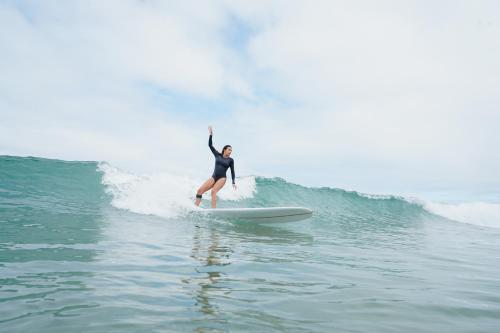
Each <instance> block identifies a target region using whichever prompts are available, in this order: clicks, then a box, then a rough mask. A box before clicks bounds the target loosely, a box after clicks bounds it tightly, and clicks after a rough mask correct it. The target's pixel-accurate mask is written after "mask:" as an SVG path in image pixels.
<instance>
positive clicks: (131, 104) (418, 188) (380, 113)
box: [0, 0, 500, 200]
mask: <svg viewBox="0 0 500 333" xmlns="http://www.w3.org/2000/svg"><path fill="white" fill-rule="evenodd" d="M499 59H500V3H499V2H498V1H444V0H438V1H425V0H424V1H376V2H374V1H329V0H327V1H320V0H317V1H293V0H292V1H290V0H289V1H224V0H221V1H186V0H184V1H147V0H143V1H137V0H136V1H132V0H120V1H118V0H107V1H92V0H89V1H71V0H70V1H53V0H45V1H23V0H17V1H10V0H0V154H6V155H17V156H27V155H31V156H40V157H48V158H59V159H65V160H96V161H107V162H109V163H111V164H112V165H115V166H117V167H120V168H123V169H125V170H128V171H131V172H135V173H154V172H170V173H173V174H178V175H186V176H189V177H194V178H195V179H200V180H203V179H205V178H208V176H210V174H211V172H212V168H213V157H212V155H211V153H210V151H209V149H208V147H207V140H208V132H207V126H208V125H212V126H213V127H214V144H215V146H216V148H218V149H221V148H222V146H223V145H225V144H231V145H232V146H233V158H234V159H235V167H236V172H237V175H238V176H248V175H258V176H266V177H281V178H284V179H286V180H288V181H290V182H294V183H298V184H302V185H306V186H315V187H322V186H328V187H336V188H344V189H349V190H358V191H362V192H367V193H390V194H416V195H429V196H432V195H434V196H435V197H437V196H439V195H440V193H447V195H450V196H454V197H456V198H459V197H464V198H465V197H467V198H468V199H474V200H480V199H483V198H487V197H488V198H491V197H496V198H500V190H498V189H499V188H500V149H499V148H498V146H499V144H500V130H499V129H500V126H499V124H500V60H499Z"/></svg>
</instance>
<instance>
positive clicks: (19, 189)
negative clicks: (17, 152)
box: [0, 156, 107, 261]
mask: <svg viewBox="0 0 500 333" xmlns="http://www.w3.org/2000/svg"><path fill="white" fill-rule="evenodd" d="M96 167H97V164H96V163H95V162H66V161H60V160H51V159H43V158H36V157H13V156H1V157H0V185H1V186H0V188H1V191H0V216H1V228H2V234H1V236H0V242H1V243H2V244H9V243H10V244H77V243H93V242H95V241H96V239H97V234H98V232H97V231H98V230H99V219H100V215H101V208H102V206H103V203H105V202H106V200H107V199H106V194H105V193H104V190H103V186H102V184H101V175H100V173H98V172H97V171H96ZM51 252H54V250H50V249H49V250H46V251H45V252H44V251H39V252H34V251H25V250H17V252H16V253H13V252H7V253H5V252H3V255H2V257H1V258H0V261H9V260H13V258H17V259H15V260H21V259H20V257H19V256H21V255H24V256H25V257H26V258H30V260H35V259H41V258H44V257H45V256H50V255H51V254H50V253H51ZM63 252H64V251H63ZM66 252H67V254H68V255H69V256H71V257H75V256H81V258H83V259H85V258H86V257H88V253H87V252H86V251H70V250H68V251H66ZM33 256H35V257H33ZM60 257H61V260H63V259H64V258H65V255H64V254H62V255H61V253H60ZM26 260H27V259H26Z"/></svg>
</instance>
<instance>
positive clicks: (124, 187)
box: [98, 162, 256, 218]
mask: <svg viewBox="0 0 500 333" xmlns="http://www.w3.org/2000/svg"><path fill="white" fill-rule="evenodd" d="M98 168H99V170H100V171H101V172H103V179H102V182H103V184H104V185H105V186H106V191H107V192H108V193H109V194H111V195H112V197H113V199H112V202H111V203H112V205H113V206H115V207H117V208H121V209H127V210H130V211H132V212H135V213H140V214H153V215H157V216H162V217H167V218H175V217H178V216H183V215H185V214H187V213H189V212H191V211H194V210H197V209H199V208H198V207H196V206H195V205H194V197H195V194H196V190H197V189H198V188H199V186H200V185H201V184H202V183H203V181H204V180H195V179H192V178H189V177H187V176H178V175H173V174H169V173H154V174H144V175H134V174H132V173H130V172H127V171H124V170H121V169H119V168H117V167H114V166H112V165H110V164H108V163H106V162H101V163H99V165H98ZM237 186H238V188H237V190H236V191H235V190H233V188H232V186H231V184H230V183H229V182H228V183H226V185H225V186H224V187H223V188H222V190H220V191H219V192H218V193H217V196H218V197H219V198H220V199H222V200H236V201H237V200H242V199H246V198H251V197H252V196H253V194H254V193H255V192H256V184H255V177H243V178H237ZM204 197H205V198H209V197H210V192H207V193H206V194H205V196H204Z"/></svg>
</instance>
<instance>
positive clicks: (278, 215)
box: [203, 207, 312, 223]
mask: <svg viewBox="0 0 500 333" xmlns="http://www.w3.org/2000/svg"><path fill="white" fill-rule="evenodd" d="M203 212H204V213H206V214H208V215H210V216H214V217H218V218H227V219H237V220H243V221H248V222H254V223H276V222H295V221H301V220H305V219H308V218H310V217H311V216H312V210H310V209H308V208H303V207H262V208H214V209H204V210H203Z"/></svg>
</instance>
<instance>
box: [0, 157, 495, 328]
mask: <svg viewBox="0 0 500 333" xmlns="http://www.w3.org/2000/svg"><path fill="white" fill-rule="evenodd" d="M237 183H238V186H239V188H238V191H236V192H234V191H233V190H232V189H231V187H230V186H229V185H227V186H226V187H225V188H224V189H223V190H222V191H221V192H220V196H219V203H218V207H267V206H304V207H308V208H310V209H312V210H313V211H314V214H313V217H312V218H310V219H308V220H305V221H301V222H294V223H286V224H261V225H253V224H251V223H245V222H241V221H225V220H216V219H210V218H208V217H203V216H201V215H199V214H196V212H193V201H194V198H193V197H194V193H195V190H196V188H197V187H198V186H199V185H200V181H199V180H193V179H190V178H188V177H183V176H178V175H172V174H166V173H163V174H162V173H158V174H145V175H135V174H132V173H130V172H127V171H126V170H121V169H119V168H117V167H115V166H113V165H110V164H108V163H106V162H78V161H61V160H53V159H44V158H36V157H15V156H0V332H9V333H14V332H23V333H27V332H37V333H38V332H51V333H55V332H64V333H66V332H499V331H500V208H499V207H500V205H499V204H495V203H486V202H465V203H453V204H451V203H438V202H429V201H425V200H423V199H419V198H406V197H401V196H397V195H370V194H363V193H358V192H355V191H346V190H343V189H337V188H329V187H315V188H313V187H307V186H302V185H300V184H293V183H290V182H287V181H286V180H284V179H281V178H264V177H258V176H249V177H243V178H241V179H237ZM205 197H206V198H208V197H209V195H205ZM202 205H203V206H204V207H208V206H209V202H208V201H207V200H206V199H204V201H203V204H202Z"/></svg>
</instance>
